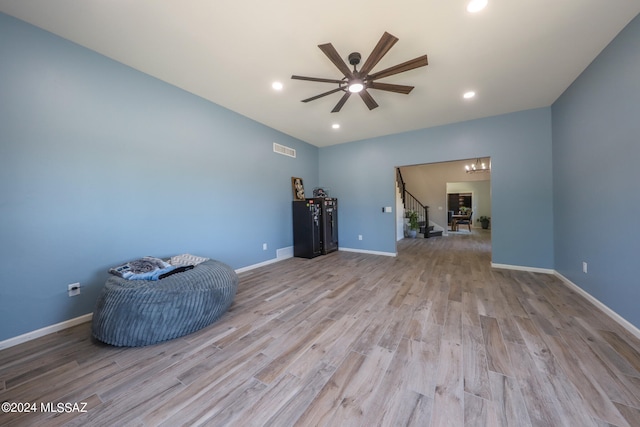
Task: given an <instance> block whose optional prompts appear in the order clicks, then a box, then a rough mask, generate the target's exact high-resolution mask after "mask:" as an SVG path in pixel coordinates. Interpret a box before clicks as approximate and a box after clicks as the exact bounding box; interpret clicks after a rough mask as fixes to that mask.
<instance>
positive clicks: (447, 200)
mask: <svg viewBox="0 0 640 427" xmlns="http://www.w3.org/2000/svg"><path fill="white" fill-rule="evenodd" d="M480 160H481V162H482V163H486V164H488V165H489V164H490V162H491V159H490V158H489V157H482V158H480ZM474 162H476V163H477V162H478V159H477V158H473V159H461V160H453V161H447V162H437V163H424V164H417V165H406V166H398V167H397V168H396V169H397V171H398V172H399V173H397V174H396V183H397V186H396V188H397V192H396V198H397V201H396V206H397V208H398V209H397V211H398V210H401V211H403V209H402V208H403V205H402V202H401V200H399V199H401V198H402V192H403V191H409V192H410V193H411V194H412V195H413V196H415V197H416V198H417V199H418V200H419V201H420V202H421V203H422V204H423V205H425V206H427V207H428V209H427V211H428V221H429V225H430V226H433V229H434V230H436V231H442V234H443V236H448V235H450V234H455V233H456V231H455V230H454V229H452V215H454V214H460V211H461V210H463V211H465V212H466V211H470V212H473V213H472V218H471V224H470V226H469V227H468V228H467V226H466V225H465V230H468V229H469V228H470V229H471V230H472V231H474V232H478V231H479V230H482V227H481V223H480V222H479V221H478V219H479V218H480V217H483V218H491V206H492V203H491V172H490V169H488V170H486V171H468V170H469V168H468V165H469V164H472V163H474ZM399 177H401V178H399ZM399 179H402V180H403V182H402V183H399V182H398V180H399ZM461 208H465V209H461ZM402 221H405V220H404V214H403V212H399V213H398V215H397V222H396V237H397V238H396V241H397V240H400V239H402V238H404V235H403V234H402V225H401V224H400V222H402ZM489 232H490V231H489Z"/></svg>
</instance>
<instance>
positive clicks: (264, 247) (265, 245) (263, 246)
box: [262, 243, 267, 251]
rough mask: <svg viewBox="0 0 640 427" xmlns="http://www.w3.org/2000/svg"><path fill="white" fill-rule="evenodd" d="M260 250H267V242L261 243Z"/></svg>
mask: <svg viewBox="0 0 640 427" xmlns="http://www.w3.org/2000/svg"><path fill="white" fill-rule="evenodd" d="M262 250H263V251H266V250H267V244H266V243H263V244H262Z"/></svg>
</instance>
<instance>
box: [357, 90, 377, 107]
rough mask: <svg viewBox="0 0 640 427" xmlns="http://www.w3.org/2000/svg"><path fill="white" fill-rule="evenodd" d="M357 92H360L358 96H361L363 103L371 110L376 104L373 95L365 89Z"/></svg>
mask: <svg viewBox="0 0 640 427" xmlns="http://www.w3.org/2000/svg"><path fill="white" fill-rule="evenodd" d="M358 93H359V94H360V98H362V100H363V101H364V103H365V104H367V107H369V110H373V109H374V108H376V107H377V106H378V103H377V102H376V101H375V100H374V99H373V97H372V96H371V95H370V94H369V92H367V90H366V89H364V90H361V91H360V92H358Z"/></svg>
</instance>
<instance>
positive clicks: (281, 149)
mask: <svg viewBox="0 0 640 427" xmlns="http://www.w3.org/2000/svg"><path fill="white" fill-rule="evenodd" d="M273 152H274V153H278V154H282V155H284V156H289V157H293V158H294V159H295V157H296V150H295V149H293V148H289V147H285V146H284V145H280V144H278V143H277V142H274V143H273Z"/></svg>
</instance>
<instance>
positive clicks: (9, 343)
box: [0, 313, 93, 350]
mask: <svg viewBox="0 0 640 427" xmlns="http://www.w3.org/2000/svg"><path fill="white" fill-rule="evenodd" d="M92 318H93V313H89V314H85V315H82V316H80V317H76V318H73V319H69V320H65V321H64V322H60V323H56V324H55V325H51V326H46V327H44V328H41V329H38V330H35V331H31V332H27V333H26V334H22V335H18V336H17V337H13V338H9V339H7V340H4V341H0V350H3V349H5V348H9V347H13V346H14V345H18V344H22V343H25V342H27V341H31V340H34V339H36V338H40V337H43V336H45V335H49V334H52V333H54V332H59V331H62V330H64V329H67V328H71V327H72V326H76V325H79V324H81V323H85V322H89V321H90V320H91V319H92Z"/></svg>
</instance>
